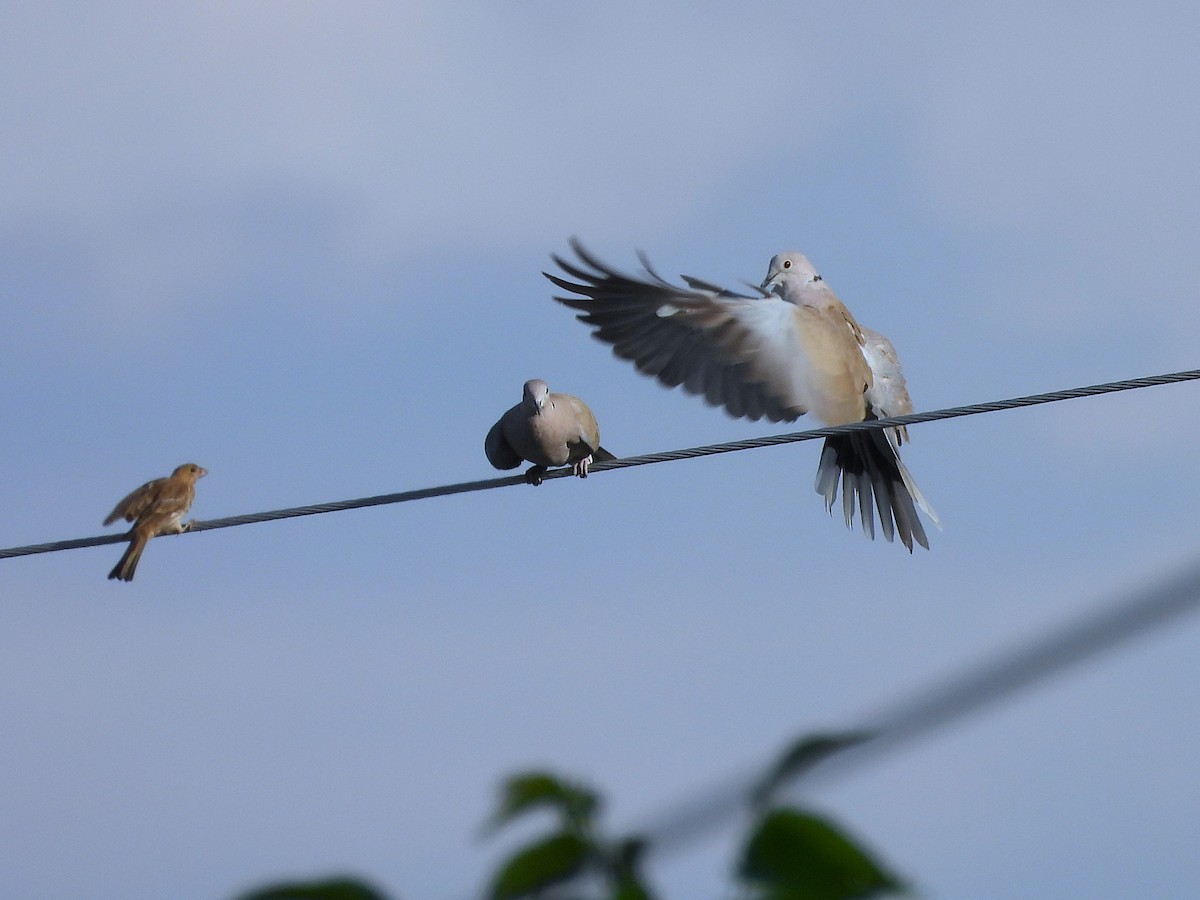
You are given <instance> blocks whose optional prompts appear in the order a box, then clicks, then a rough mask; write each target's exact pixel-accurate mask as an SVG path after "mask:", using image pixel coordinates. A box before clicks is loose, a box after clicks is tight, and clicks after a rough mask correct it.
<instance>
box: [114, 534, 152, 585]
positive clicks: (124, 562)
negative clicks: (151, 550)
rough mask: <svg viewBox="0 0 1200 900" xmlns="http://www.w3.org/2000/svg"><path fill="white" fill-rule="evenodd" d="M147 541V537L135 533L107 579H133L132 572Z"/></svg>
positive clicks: (134, 570) (135, 569)
mask: <svg viewBox="0 0 1200 900" xmlns="http://www.w3.org/2000/svg"><path fill="white" fill-rule="evenodd" d="M148 542H149V538H146V537H143V536H142V535H140V534H136V533H135V534H134V536H133V537H132V538H131V539H130V541H129V546H128V547H126V548H125V553H124V555H122V556H121V558H120V559H119V560H117V564H116V565H115V566H113V570H112V571H111V572H109V573H108V577H109V579H110V580H111V579H113V578H116V579H119V580H121V581H133V573H134V572H136V571H137V565H138V560H139V559H141V558H142V551H143V550H145V549H146V544H147V543H148Z"/></svg>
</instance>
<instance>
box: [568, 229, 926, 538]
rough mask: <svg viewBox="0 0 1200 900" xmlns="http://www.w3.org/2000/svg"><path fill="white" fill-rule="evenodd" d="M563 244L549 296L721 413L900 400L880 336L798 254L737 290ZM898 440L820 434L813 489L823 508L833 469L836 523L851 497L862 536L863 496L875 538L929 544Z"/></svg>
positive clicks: (831, 408)
mask: <svg viewBox="0 0 1200 900" xmlns="http://www.w3.org/2000/svg"><path fill="white" fill-rule="evenodd" d="M571 246H572V248H573V249H574V250H575V252H576V253H577V254H578V255H579V259H580V263H581V264H575V263H569V262H567V261H565V260H563V259H562V258H560V257H558V256H554V257H553V258H554V261H555V262H556V263H557V264H558V265H559V267H560V268H561V269H562V270H563V272H565V273H566V274H567V275H568V276H570V278H572V279H575V280H573V281H572V280H568V279H566V278H562V277H559V276H557V275H551V274H550V273H548V272H547V273H545V275H546V277H547V278H549V279H550V280H551V281H552V282H554V284H556V285H558V286H559V287H560V288H563V289H565V290H567V291H570V292H571V293H572V294H575V295H577V296H572V297H556V298H555V299H556V300H558V301H559V302H560V303H563V304H565V305H566V306H569V307H571V308H572V309H575V310H578V311H579V315H578V318H579V320H580V321H582V322H585V323H587V324H588V325H590V326H592V328H593V329H594V331H593V337H595V338H597V339H598V340H601V341H604V342H605V343H608V344H611V345H612V348H613V353H614V354H615V355H617V356H619V357H621V358H622V359H628V360H631V361H632V362H633V364H634V365H635V366H637V368H638V370H639V371H641V372H643V373H644V374H646V375H651V376H653V377H655V378H657V379H658V380H659V381H660V382H662V383H663V384H664V385H666V386H667V387H676V386H678V385H682V386H683V389H684V390H685V391H687V392H688V393H690V394H700V395H702V396H703V397H704V399H705V400H706V401H707V402H709V403H710V404H713V405H714V406H723V407H725V409H726V411H727V412H728V413H729V414H730V415H732V416H735V417H739V418H740V417H745V418H748V419H752V420H757V419H760V418H767V419H769V420H770V421H772V422H792V421H795V420H796V419H797V418H799V417H800V416H802V415H804V414H805V413H807V412H811V413H812V414H813V415H814V416H815V417H816V418H817V419H819V420H820V421H821V422H823V423H824V424H826V425H841V424H844V423H847V422H861V421H863V420H864V419H877V418H885V417H887V416H891V415H903V414H905V413H909V412H911V411H912V402H911V400H909V396H908V389H907V387H906V386H905V384H904V375H903V374H902V372H901V371H900V362H899V360H898V358H897V356H896V350H895V348H894V347H893V346H892V344H891V342H890V341H889V340H888V339H887V338H886V337H884V336H883V335H881V334H878V333H877V332H874V331H871V330H869V329H866V328H863V327H861V326H860V325H859V324H858V322H856V321H855V319H854V316H852V315H851V314H850V311H849V310H848V309H846V307H845V306H844V305H843V304H842V302H841V301H840V300H838V298H837V295H836V294H834V292H833V291H832V290H831V289H830V288H829V286H828V285H826V284H825V282H824V281H822V279H821V276H820V275H818V274H817V273H816V270H815V269H813V267H812V264H811V263H810V262H809V261H808V260H807V259H806V258H805V257H804V256H802V255H801V254H799V253H781V254H779V255H778V256H776V257H775V258H774V259H772V260H771V264H770V268H769V269H768V271H767V277H766V278H765V279H764V280H763V282H762V285H761V286H760V287H759V288H758V293H757V295H753V296H747V295H744V294H739V293H735V292H733V291H729V290H726V289H724V288H721V287H719V286H717V285H714V284H710V283H708V282H706V281H702V280H700V279H698V278H691V277H689V276H686V275H685V276H683V280H684V282H685V283H686V287H682V286H677V285H674V284H671V283H670V282H668V281H666V280H665V279H663V278H662V277H661V276H659V275H658V273H656V272H655V271H654V270H653V269H652V268H651V266H650V264H649V262H648V261H647V260H646V258H645V257H644V256H642V257H641V260H642V265H643V266H645V268H646V276H645V277H642V276H630V275H626V274H624V273H622V272H618V271H616V270H614V269H611V268H609V267H608V266H606V265H605V264H604V263H602V262H600V261H599V260H597V259H596V257H594V256H592V255H591V254H590V253H588V252H587V251H586V250H585V249H584V248H583V246H582V245H581V244H580V243H579V242H578V241H577V240H572V242H571ZM906 439H907V434H906V432H905V431H904V429H889V430H888V433H886V434H885V433H884V432H883V431H880V430H875V429H872V430H865V431H861V432H858V433H855V434H847V435H839V436H836V437H830V438H827V439H826V441H825V446H824V449H823V450H822V452H821V462H820V465H819V466H818V468H817V479H816V489H817V492H818V493H819V494H821V495H822V496H824V498H825V506H826V508H827V509H829V510H830V511H831V512H832V510H833V504H834V502H835V501H836V499H837V491H838V481H839V479H840V480H841V483H842V510H843V513H844V515H845V519H846V525H847V527H852V526H853V521H854V514H855V508H856V506H857V509H858V511H859V515H860V517H861V520H862V529H863V531H864V533H865V534H866V535H867V536H868V537H871V538H874V536H875V517H874V514H873V510H872V499H873V500H874V505H875V506H878V508H879V519H880V523H881V525H882V527H883V534H884V537H886V538H887V539H888V540H889V541H891V540H892V539H893V533H894V532H895V533H899V535H900V540H901V541H902V542H903V543H904V546H906V547H907V548H908V549H909V551H910V552H911V551H912V545H913V541H914V540H915V541H916V542H917V543H918V544H920V545H921V546H922V547H925V548H927V549H928V547H929V542H928V539H927V538H926V536H925V529H924V528H923V527H922V525H921V521H920V519H919V518H918V517H917V511H916V508H915V506H914V502H915V504H916V506H920V507H921V509H923V510H924V511H925V513H926V515H928V516H929V518H930V520H931V521H932V522H933V523H934V524H935V525H939V527H940V523H939V521H938V518H937V515H936V514H935V513H934V511H933V509H932V508H931V507H930V505H929V504H928V502H926V500H925V498H924V497H923V496H922V495H921V492H920V491H919V490H918V489H917V486H916V484H915V483H914V482H913V479H912V476H910V475H909V473H908V470H907V469H906V468H905V467H904V463H903V462H901V461H900V454H899V447H900V444H901V443H902V442H903V441H904V440H906ZM893 523H894V528H893Z"/></svg>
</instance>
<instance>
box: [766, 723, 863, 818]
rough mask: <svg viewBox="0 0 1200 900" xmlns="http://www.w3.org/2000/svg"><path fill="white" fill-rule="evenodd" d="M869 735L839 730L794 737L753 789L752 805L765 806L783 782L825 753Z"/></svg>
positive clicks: (799, 772) (809, 766) (830, 752)
mask: <svg viewBox="0 0 1200 900" xmlns="http://www.w3.org/2000/svg"><path fill="white" fill-rule="evenodd" d="M871 737H872V735H871V734H870V733H869V732H865V731H848V732H844V733H842V734H814V735H811V736H809V737H805V738H802V739H801V740H798V741H796V742H795V743H793V744H792V745H791V746H790V747H788V748H787V749H786V750H785V751H784V752H783V755H782V756H781V757H780V758H779V761H778V762H777V763H775V765H774V767H772V769H771V771H770V772H768V773H767V775H766V777H764V778H763V780H762V781H761V782H760V783H759V785H758V787H756V788H755V789H754V799H753V803H754V805H755V806H757V807H759V808H762V807H765V806H767V805H768V804H770V803H771V801H772V799H773V795H774V793H775V791H777V790H778V789H779V787H780V786H781V785H782V784H783V783H784V782H787V781H791V780H792V779H793V778H796V777H797V776H799V775H800V774H801V773H803V772H804V771H805V770H806V769H811V768H812V767H813V766H815V765H816V764H817V763H819V762H820V761H821V760H823V759H825V758H826V757H828V756H832V755H833V754H835V753H837V752H838V751H840V750H844V749H846V748H847V747H853V746H854V745H855V744H861V743H862V742H863V741H866V740H869V739H870V738H871Z"/></svg>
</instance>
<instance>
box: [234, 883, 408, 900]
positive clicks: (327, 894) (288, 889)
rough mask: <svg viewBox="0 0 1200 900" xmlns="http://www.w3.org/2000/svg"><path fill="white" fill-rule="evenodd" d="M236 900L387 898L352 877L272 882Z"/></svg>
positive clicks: (367, 899) (384, 899)
mask: <svg viewBox="0 0 1200 900" xmlns="http://www.w3.org/2000/svg"><path fill="white" fill-rule="evenodd" d="M238 900H387V897H386V896H384V895H383V894H381V893H379V891H377V890H375V889H374V888H372V887H370V886H369V885H367V884H366V883H365V882H362V881H356V880H354V879H352V878H330V879H327V880H325V881H303V882H302V881H297V882H284V883H280V884H273V885H270V886H268V887H265V888H259V889H258V890H256V891H251V892H250V893H248V894H242V895H241V896H240V897H239V898H238Z"/></svg>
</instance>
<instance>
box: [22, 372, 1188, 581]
mask: <svg viewBox="0 0 1200 900" xmlns="http://www.w3.org/2000/svg"><path fill="white" fill-rule="evenodd" d="M1197 379H1200V369H1189V370H1187V371H1184V372H1171V373H1167V374H1163V375H1149V376H1146V377H1144V378H1127V379H1124V380H1122V381H1109V382H1105V383H1103V384H1093V385H1088V386H1086V387H1077V388H1070V389H1068V390H1063V391H1051V392H1050V393H1046V394H1030V395H1028V396H1025V397H1014V398H1012V399H1009V400H995V401H992V402H990V403H973V404H971V405H969V406H954V407H950V408H948V409H935V410H931V411H929V412H923V413H912V414H911V415H907V416H893V417H891V418H888V419H873V420H870V421H866V422H852V423H850V424H848V425H833V426H829V427H826V428H814V429H811V430H809V431H794V432H791V433H788V434H774V435H768V436H766V437H759V438H749V439H746V440H740V441H729V442H727V443H723V444H707V445H704V446H701V447H689V448H686V449H683V450H666V451H662V452H659V453H647V454H644V455H642V456H628V457H624V458H622V459H617V460H613V461H611V462H605V463H596V464H595V465H593V466H592V468H591V471H592V472H607V471H609V470H611V469H628V468H631V467H633V466H648V465H652V464H654V463H661V462H672V461H674V460H679V459H694V458H696V457H699V456H715V455H716V454H718V453H734V452H737V451H740V450H754V449H756V448H759V447H774V446H777V445H779V444H793V443H796V442H798V441H814V440H817V439H818V438H826V437H832V436H834V435H839V434H849V433H851V432H855V431H867V430H869V429H872V428H891V427H896V426H900V425H919V424H921V423H922V422H935V421H938V420H940V419H957V418H960V417H962V416H974V415H979V414H980V413H990V412H999V411H1001V410H1006V409H1018V408H1020V407H1024V406H1037V405H1039V404H1042V403H1057V402H1058V401H1060V400H1076V399H1079V398H1081V397H1094V396H1097V395H1099V394H1111V393H1116V392H1118V391H1131V390H1136V389H1137V388H1146V387H1158V386H1159V385H1164V384H1176V383H1179V382H1183V381H1195V380H1197ZM571 474H572V473H571V469H570V468H569V467H565V468H561V469H554V470H551V471H549V472H546V473H545V475H544V478H545V479H546V480H549V479H552V478H566V477H568V476H570V475H571ZM524 483H525V477H524V476H523V475H509V476H506V477H504V478H488V479H483V480H481V481H464V482H460V483H458V484H445V485H439V486H437V487H430V488H420V489H418V490H412V491H400V492H399V493H395V494H379V495H377V496H374V497H360V498H358V499H356V500H337V501H334V502H331V503H314V504H311V505H309V506H293V507H290V508H288V509H273V510H268V511H266V512H257V513H247V514H245V515H240V516H227V517H226V518H223V519H207V520H193V522H192V525H191V527H190V528H189V529H188V531H186V532H184V533H185V534H191V533H193V532H197V531H211V530H213V529H214V528H232V527H233V526H235V525H251V524H254V523H256V522H272V521H274V520H276V519H292V518H295V517H297V516H315V515H318V514H320V513H329V512H341V511H342V510H347V509H361V508H363V507H368V506H384V505H387V504H391V503H407V502H409V501H410V500H424V499H426V498H429V497H445V496H448V495H450V494H467V493H473V492H475V491H488V490H492V489H493V488H501V487H508V486H509V485H513V484H524ZM128 539H129V533H128V532H124V533H120V534H103V535H97V536H95V537H86V538H74V539H71V540H66V541H51V542H49V543H45V544H29V545H27V546H24V547H10V548H8V549H6V550H0V559H9V558H12V557H16V556H31V555H33V554H35V553H53V552H56V551H58V550H75V549H78V548H80V547H97V546H100V545H101V544H119V543H121V542H122V541H127V540H128Z"/></svg>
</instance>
